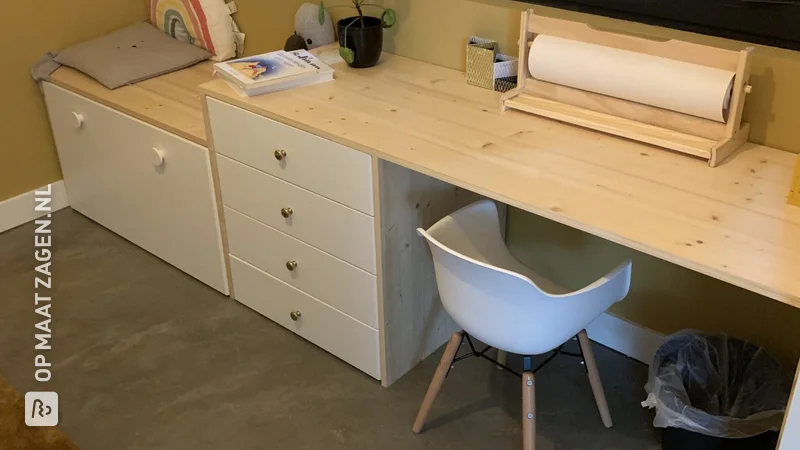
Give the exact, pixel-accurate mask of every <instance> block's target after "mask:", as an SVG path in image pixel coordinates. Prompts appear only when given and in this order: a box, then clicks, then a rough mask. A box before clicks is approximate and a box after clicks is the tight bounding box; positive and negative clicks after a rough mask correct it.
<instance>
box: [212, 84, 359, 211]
mask: <svg viewBox="0 0 800 450" xmlns="http://www.w3.org/2000/svg"><path fill="white" fill-rule="evenodd" d="M208 113H209V117H210V118H211V130H212V135H213V136H214V148H215V150H216V152H217V153H219V154H222V155H225V156H228V157H230V158H232V159H234V160H236V161H239V162H242V163H245V164H247V165H249V166H252V167H255V168H256V169H258V170H262V171H264V172H266V173H268V174H270V175H274V176H276V177H278V178H280V179H282V180H286V181H288V182H290V183H292V184H296V185H298V186H301V187H303V188H305V189H308V190H310V191H312V192H315V193H317V194H319V195H322V196H324V197H327V198H329V199H331V200H334V201H337V202H339V203H342V204H345V205H347V206H349V207H351V208H353V209H355V210H357V211H361V212H363V213H364V214H367V215H370V216H372V215H374V212H373V203H372V197H373V194H372V157H371V156H369V155H368V154H366V153H362V152H359V151H357V150H353V149H351V148H348V147H345V146H343V145H339V144H337V143H335V142H332V141H329V140H327V139H323V138H320V137H317V136H314V135H312V134H309V133H306V132H305V131H300V130H298V129H296V128H292V127H290V126H287V125H284V124H282V123H280V122H275V121H273V120H270V119H267V118H265V117H261V116H259V115H256V114H253V113H251V112H249V111H245V110H243V109H240V108H237V107H235V106H231V105H228V104H226V103H222V102H220V101H217V100H214V99H211V98H209V99H208ZM275 151H283V152H286V156H285V157H281V158H282V159H281V160H280V161H279V160H278V159H276V156H275Z"/></svg>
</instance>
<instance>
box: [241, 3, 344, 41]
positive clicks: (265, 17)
mask: <svg viewBox="0 0 800 450" xmlns="http://www.w3.org/2000/svg"><path fill="white" fill-rule="evenodd" d="M303 3H314V4H317V0H266V1H265V0H236V6H238V7H239V12H238V13H237V14H236V16H235V18H236V23H237V24H239V27H240V28H241V29H242V31H243V32H244V33H246V34H247V39H246V40H245V45H244V47H245V53H247V54H248V55H255V54H258V53H264V52H269V51H273V50H279V49H281V48H283V45H284V44H285V43H286V39H287V38H288V37H289V36H291V35H292V33H294V15H295V13H296V12H297V8H299V7H300V5H302V4H303ZM346 4H351V3H350V0H326V1H325V6H326V8H327V10H328V12H329V13H330V14H331V17H333V19H334V21H335V20H337V19H339V18H342V17H345V16H346V15H348V16H349V15H352V14H353V13H354V11H355V10H354V9H350V8H341V7H336V5H346Z"/></svg>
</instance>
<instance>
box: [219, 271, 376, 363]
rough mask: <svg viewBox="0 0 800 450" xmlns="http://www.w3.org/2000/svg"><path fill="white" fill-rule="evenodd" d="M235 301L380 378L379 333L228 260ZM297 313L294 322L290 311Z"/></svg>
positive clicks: (258, 272) (262, 274) (265, 276)
mask: <svg viewBox="0 0 800 450" xmlns="http://www.w3.org/2000/svg"><path fill="white" fill-rule="evenodd" d="M231 272H232V274H233V291H234V295H235V296H236V300H238V301H239V302H241V303H242V304H244V305H246V306H248V307H249V308H252V309H254V310H255V311H257V312H259V313H260V314H263V315H264V316H266V317H268V318H269V319H272V320H273V321H275V322H277V323H278V324H279V325H281V326H283V327H285V328H287V329H289V330H291V331H293V332H295V333H297V334H298V335H300V336H302V337H303V338H305V339H307V340H309V341H311V342H312V343H314V344H316V345H318V346H320V347H322V348H323V349H325V350H327V351H329V352H331V353H333V354H334V355H336V356H338V357H339V358H341V359H343V360H344V361H346V362H348V363H350V364H352V365H353V366H355V367H356V368H358V369H359V370H361V371H363V372H365V373H367V374H368V375H370V376H372V377H374V378H376V379H380V377H381V376H380V350H379V338H378V331H377V330H375V329H374V328H370V327H368V326H366V325H364V324H363V323H361V322H359V321H357V320H354V319H353V318H351V317H348V316H346V315H344V314H342V313H341V312H339V311H337V310H335V309H333V308H331V307H330V306H328V305H326V304H324V303H322V302H320V301H319V300H317V299H315V298H313V297H311V296H309V295H307V294H305V293H303V292H301V291H299V290H297V289H295V288H293V287H291V286H289V285H288V284H286V283H284V282H282V281H280V280H278V279H276V278H274V277H272V276H270V275H268V274H267V273H265V272H263V271H261V270H259V269H257V268H255V267H253V266H252V265H250V264H248V263H246V262H244V261H242V260H240V259H239V258H236V257H235V256H232V257H231ZM297 311H299V312H300V317H298V318H297V320H293V319H292V317H291V313H292V312H297Z"/></svg>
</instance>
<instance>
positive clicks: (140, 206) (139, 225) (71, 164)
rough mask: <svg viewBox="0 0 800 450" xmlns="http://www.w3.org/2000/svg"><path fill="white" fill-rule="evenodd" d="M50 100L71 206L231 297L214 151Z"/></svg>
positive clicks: (88, 104) (60, 97)
mask: <svg viewBox="0 0 800 450" xmlns="http://www.w3.org/2000/svg"><path fill="white" fill-rule="evenodd" d="M44 93H45V99H46V102H47V110H48V114H49V116H50V124H51V126H52V129H53V136H54V137H55V141H56V147H57V149H58V158H59V161H60V162H61V170H62V172H63V174H64V183H65V184H66V188H67V192H68V193H69V201H70V204H71V206H72V207H73V208H74V209H75V210H76V211H78V212H80V213H81V214H83V215H85V216H87V217H89V218H91V219H92V220H94V221H95V222H97V223H99V224H100V225H102V226H104V227H106V228H108V229H110V230H111V231H113V232H115V233H117V234H119V235H120V236H122V237H124V238H125V239H128V240H129V241H131V242H133V243H134V244H136V245H138V246H139V247H142V248H143V249H145V250H147V251H149V252H150V253H152V254H154V255H156V256H158V257H159V258H161V259H163V260H164V261H166V262H168V263H170V264H172V265H173V266H175V267H177V268H179V269H181V270H183V271H184V272H186V273H188V274H189V275H192V276H193V277H195V278H197V279H199V280H200V281H202V282H204V283H206V284H208V285H209V286H211V287H213V288H214V289H217V290H218V291H221V292H223V293H226V294H227V292H228V280H227V275H226V271H225V262H224V253H223V251H222V237H221V233H220V224H219V215H218V210H217V201H216V197H215V192H214V185H213V183H212V177H211V161H210V158H209V153H208V149H206V148H204V147H201V146H199V145H197V144H195V143H192V142H189V141H187V140H185V139H183V138H180V137H178V136H175V135H173V134H170V133H168V132H166V131H164V130H161V129H159V128H156V127H153V126H151V125H148V124H146V123H144V122H141V121H139V120H137V119H134V118H132V117H130V116H128V115H125V114H123V113H121V112H119V111H116V110H113V109H111V108H108V107H106V106H103V105H100V104H98V103H95V102H93V101H91V100H88V99H86V98H84V97H81V96H79V95H77V94H74V93H72V92H70V91H67V90H66V89H63V88H60V87H58V86H55V85H52V84H50V83H44ZM162 158H163V159H162Z"/></svg>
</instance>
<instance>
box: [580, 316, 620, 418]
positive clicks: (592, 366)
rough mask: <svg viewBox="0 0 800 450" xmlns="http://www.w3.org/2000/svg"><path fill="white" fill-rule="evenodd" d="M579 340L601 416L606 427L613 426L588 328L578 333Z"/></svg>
mask: <svg viewBox="0 0 800 450" xmlns="http://www.w3.org/2000/svg"><path fill="white" fill-rule="evenodd" d="M578 341H579V342H580V345H581V351H583V359H584V360H585V361H586V370H587V371H588V372H589V383H590V384H591V385H592V392H593V393H594V400H595V401H596V402H597V409H598V410H599V411H600V417H601V418H602V419H603V425H605V426H606V428H611V426H612V425H613V423H612V421H611V412H610V411H609V410H608V402H607V401H606V394H605V391H603V383H602V381H600V373H599V372H598V371H597V363H596V362H595V360H594V352H592V343H591V342H590V341H589V335H587V334H586V330H582V331H581V332H580V333H578Z"/></svg>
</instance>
